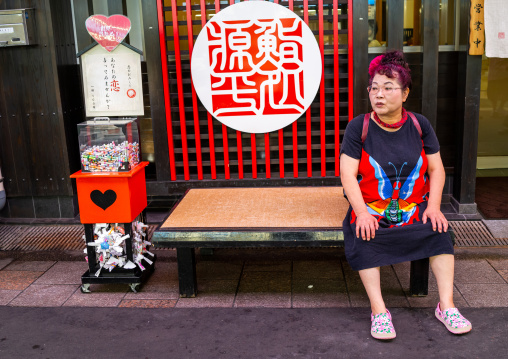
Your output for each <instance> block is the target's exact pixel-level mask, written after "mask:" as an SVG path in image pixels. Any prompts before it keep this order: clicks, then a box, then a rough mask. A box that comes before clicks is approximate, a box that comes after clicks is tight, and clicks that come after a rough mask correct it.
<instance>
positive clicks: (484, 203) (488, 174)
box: [476, 55, 508, 218]
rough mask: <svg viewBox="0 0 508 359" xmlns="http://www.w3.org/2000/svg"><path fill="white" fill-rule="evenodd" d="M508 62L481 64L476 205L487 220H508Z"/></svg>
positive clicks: (503, 60) (496, 59)
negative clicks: (507, 87) (507, 204)
mask: <svg viewBox="0 0 508 359" xmlns="http://www.w3.org/2000/svg"><path fill="white" fill-rule="evenodd" d="M507 81H508V59H503V58H487V57H486V56H485V55H484V57H483V61H482V77H481V94H480V120H479V121H480V123H479V130H478V162H477V170H476V177H477V178H476V203H477V205H478V208H479V210H480V212H482V214H483V215H484V216H485V217H487V218H508V207H507V206H506V203H507V201H508V191H507V190H506V188H508V90H507V89H506V83H507Z"/></svg>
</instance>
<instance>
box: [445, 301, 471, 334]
mask: <svg viewBox="0 0 508 359" xmlns="http://www.w3.org/2000/svg"><path fill="white" fill-rule="evenodd" d="M440 304H441V303H437V308H436V318H437V319H439V320H440V321H441V323H443V324H444V325H445V327H446V329H448V330H449V331H450V332H452V333H453V334H464V333H467V332H469V331H471V329H472V326H471V323H470V322H469V320H467V319H466V318H464V316H463V315H462V314H460V312H459V310H458V309H457V308H448V309H446V310H443V311H441V305H440Z"/></svg>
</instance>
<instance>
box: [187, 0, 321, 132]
mask: <svg viewBox="0 0 508 359" xmlns="http://www.w3.org/2000/svg"><path fill="white" fill-rule="evenodd" d="M321 72H322V62H321V52H320V50H319V46H318V43H317V41H316V39H315V37H314V35H313V34H312V31H311V30H310V28H309V27H308V26H307V25H306V24H305V23H304V22H303V21H302V20H301V18H300V17H298V16H297V15H295V14H294V13H293V12H292V11H290V10H288V9H286V8H285V7H283V6H280V5H277V4H274V3H271V2H263V1H248V2H241V3H237V4H234V5H231V6H229V7H227V8H225V9H223V10H221V11H220V12H219V13H218V14H216V15H215V16H214V17H213V19H211V20H210V21H209V22H208V23H207V24H206V26H205V27H204V28H203V30H202V31H201V32H200V34H199V36H198V38H197V40H196V44H195V47H194V51H193V54H192V59H191V75H192V81H193V84H194V87H195V89H196V92H197V94H198V96H199V98H200V100H201V102H202V103H203V105H204V106H205V108H206V109H207V110H208V112H210V113H211V114H212V115H213V116H214V117H215V118H216V119H217V120H219V121H220V122H222V123H223V124H225V125H226V126H229V127H231V128H233V129H235V130H238V131H242V132H250V133H266V132H271V131H276V130H278V129H281V128H283V127H285V126H287V125H289V124H291V123H292V122H293V121H295V120H297V119H298V118H299V117H300V116H301V115H302V114H303V113H304V112H305V111H306V110H307V108H308V107H309V106H310V104H311V103H312V101H313V99H314V97H315V96H316V93H317V91H318V89H319V85H320V82H321Z"/></svg>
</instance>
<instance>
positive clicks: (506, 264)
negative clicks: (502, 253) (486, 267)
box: [488, 259, 508, 270]
mask: <svg viewBox="0 0 508 359" xmlns="http://www.w3.org/2000/svg"><path fill="white" fill-rule="evenodd" d="M488 261H489V263H490V264H491V265H492V267H494V268H495V269H496V270H508V259H488Z"/></svg>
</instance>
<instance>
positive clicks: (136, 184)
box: [71, 162, 148, 223]
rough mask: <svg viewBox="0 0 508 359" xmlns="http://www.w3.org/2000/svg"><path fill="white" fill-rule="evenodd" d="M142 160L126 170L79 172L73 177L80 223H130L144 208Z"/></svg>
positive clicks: (143, 163) (145, 163)
mask: <svg viewBox="0 0 508 359" xmlns="http://www.w3.org/2000/svg"><path fill="white" fill-rule="evenodd" d="M147 165H148V162H141V163H139V164H138V165H137V166H136V167H134V168H133V169H132V170H130V171H129V172H93V173H84V172H82V171H78V172H76V173H74V174H72V175H71V178H75V179H76V185H77V189H78V203H79V214H80V219H81V223H129V222H132V221H134V219H136V217H137V216H138V215H139V214H140V213H141V211H143V209H145V207H146V205H147V200H146V182H145V167H146V166H147Z"/></svg>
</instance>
